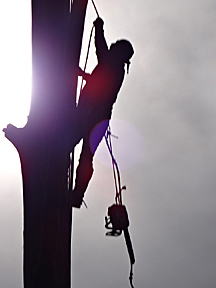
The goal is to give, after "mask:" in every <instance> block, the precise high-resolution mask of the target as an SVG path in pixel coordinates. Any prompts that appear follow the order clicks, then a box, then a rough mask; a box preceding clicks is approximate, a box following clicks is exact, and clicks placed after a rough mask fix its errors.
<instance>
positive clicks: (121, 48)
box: [110, 39, 134, 63]
mask: <svg viewBox="0 0 216 288" xmlns="http://www.w3.org/2000/svg"><path fill="white" fill-rule="evenodd" d="M110 51H111V52H112V53H115V54H116V57H118V59H119V60H122V61H123V62H124V63H128V62H129V60H130V58H131V57H132V56H133V54H134V50H133V46H132V45H131V43H130V42H129V41H128V40H125V39H123V40H118V41H116V42H115V43H113V44H111V46H110Z"/></svg>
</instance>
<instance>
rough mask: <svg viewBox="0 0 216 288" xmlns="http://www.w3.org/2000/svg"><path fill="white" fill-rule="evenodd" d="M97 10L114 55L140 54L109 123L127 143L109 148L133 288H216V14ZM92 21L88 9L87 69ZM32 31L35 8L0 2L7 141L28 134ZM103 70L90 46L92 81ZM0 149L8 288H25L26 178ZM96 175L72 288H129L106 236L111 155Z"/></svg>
mask: <svg viewBox="0 0 216 288" xmlns="http://www.w3.org/2000/svg"><path fill="white" fill-rule="evenodd" d="M2 2H4V3H2ZM95 3H96V5H97V8H98V11H99V14H100V16H101V17H102V18H103V19H104V22H105V26H104V29H105V36H106V39H107V42H108V45H110V44H111V43H112V42H115V41H116V40H117V39H120V38H126V39H129V40H130V41H131V42H132V43H133V45H134V49H135V56H134V57H133V59H132V64H131V67H130V73H129V75H127V76H126V78H125V82H124V84H123V87H122V89H121V91H120V93H119V97H118V100H117V102H116V104H115V106H114V110H113V121H112V123H111V127H112V131H113V134H115V135H117V136H118V137H119V139H118V140H117V139H113V149H114V154H115V157H116V158H117V161H118V163H119V167H120V171H121V177H122V184H123V185H126V186H127V190H126V191H125V192H124V194H123V201H124V204H125V205H126V206H127V209H128V213H129V217H130V227H129V230H130V233H131V238H132V241H133V246H134V250H135V256H136V264H135V266H134V286H135V288H143V287H144V288H183V287H184V288H204V287H205V288H215V283H216V274H215V271H216V240H215V239H216V229H215V220H216V209H215V208H216V193H215V187H216V177H215V176H216V151H215V146H216V145H215V144H216V134H215V130H216V100H215V99H216V98H215V90H216V89H215V88H216V81H215V75H216V54H215V47H216V32H215V24H216V3H215V1H213V0H182V1H177V0H151V1H149V0H146V1H140V0H134V1H123V0H109V1H102V0H95ZM95 18H96V14H95V11H94V10H93V8H92V5H91V2H89V6H88V10H87V18H86V27H85V35H84V42H83V51H82V59H81V66H82V65H83V63H84V58H85V55H86V50H87V42H88V38H89V34H90V30H91V27H92V22H93V21H94V19H95ZM30 29H31V27H30V0H13V1H3V0H2V1H1V4H0V32H1V33H0V34H1V48H0V51H1V53H0V60H1V65H0V66H1V67H0V75H1V85H0V94H1V95H0V101H1V102H0V125H1V129H2V128H4V127H5V126H6V125H7V124H8V123H12V124H14V125H17V126H18V127H22V126H23V125H24V124H25V122H26V116H27V115H28V108H29V102H30V78H31V77H30V76H31V75H30V71H31V70H30V57H31V53H30V47H31V46H30ZM95 64H96V56H95V50H94V44H93V43H92V46H91V50H90V56H89V62H88V66H87V72H91V70H92V69H93V67H94V65H95ZM82 67H83V66H82ZM15 112H17V113H15ZM15 114H16V117H15ZM21 116H22V117H21ZM0 145H1V149H0V173H1V181H0V213H1V217H0V259H1V260H0V287H2V288H14V287H21V285H22V187H21V173H20V164H19V158H18V154H17V152H16V150H15V148H14V147H13V146H12V144H11V143H10V142H9V141H8V140H7V139H5V138H4V134H3V133H1V135H0ZM6 161H7V162H6ZM94 167H95V173H94V176H93V179H92V181H91V183H90V186H89V189H88V191H87V192H86V197H85V200H86V202H87V204H88V207H89V208H88V209H85V207H82V208H81V209H80V210H78V209H74V211H73V258H72V259H73V260H72V264H73V267H72V270H73V288H86V287H88V288H99V287H106V288H109V287H110V288H111V287H118V288H126V287H129V281H128V276H129V259H128V254H127V251H126V247H125V243H124V238H123V236H120V237H119V238H114V239H113V238H109V237H105V236H104V235H105V232H106V231H105V228H104V216H105V215H106V213H107V208H108V206H110V205H111V204H112V203H113V202H114V192H115V191H114V183H113V178H112V177H113V176H112V170H111V165H110V159H109V158H108V151H106V149H105V145H104V143H102V144H101V146H100V147H99V149H98V151H97V153H96V156H95V160H94Z"/></svg>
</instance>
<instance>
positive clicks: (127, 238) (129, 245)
mask: <svg viewBox="0 0 216 288" xmlns="http://www.w3.org/2000/svg"><path fill="white" fill-rule="evenodd" d="M124 237H125V242H126V246H127V250H128V254H129V256H130V261H131V264H134V263H135V256H134V252H133V247H132V242H131V239H130V234H129V231H128V228H126V229H124Z"/></svg>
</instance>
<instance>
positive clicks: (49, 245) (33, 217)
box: [5, 0, 87, 288]
mask: <svg viewBox="0 0 216 288" xmlns="http://www.w3.org/2000/svg"><path fill="white" fill-rule="evenodd" d="M69 2H70V1H69V0H32V65H33V89H32V101H31V108H30V113H29V117H28V122H27V124H26V126H25V127H24V128H19V129H18V128H16V127H14V126H12V125H8V127H7V128H6V129H5V136H6V137H7V138H8V139H9V140H10V141H11V142H12V143H13V144H14V146H15V147H16V149H17V150H18V153H19V156H20V160H21V168H22V178H23V201H24V288H69V287H70V271H71V265H70V263H71V259H70V257H71V220H72V219H71V207H70V203H69V192H68V184H67V178H68V176H67V175H68V168H69V164H70V161H69V154H70V152H71V151H73V147H71V143H72V142H73V141H72V142H71V139H73V135H74V134H73V129H74V128H73V127H74V109H75V97H76V96H75V95H76V86H77V75H76V68H77V66H78V63H79V57H80V50H81V42H82V35H83V26H84V19H85V12H86V5H87V0H74V1H73V5H72V13H71V14H70V11H69V7H70V3H69Z"/></svg>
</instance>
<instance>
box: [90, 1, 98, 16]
mask: <svg viewBox="0 0 216 288" xmlns="http://www.w3.org/2000/svg"><path fill="white" fill-rule="evenodd" d="M91 1H92V4H93V6H94V9H95V12H96V14H97V16H98V17H100V16H99V13H98V10H97V8H96V6H95V3H94V0H91Z"/></svg>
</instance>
